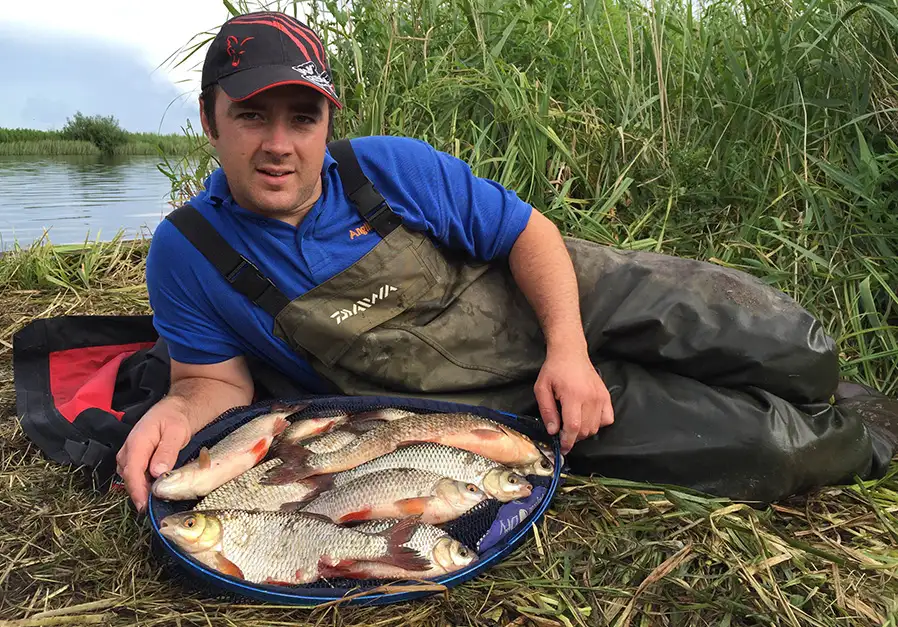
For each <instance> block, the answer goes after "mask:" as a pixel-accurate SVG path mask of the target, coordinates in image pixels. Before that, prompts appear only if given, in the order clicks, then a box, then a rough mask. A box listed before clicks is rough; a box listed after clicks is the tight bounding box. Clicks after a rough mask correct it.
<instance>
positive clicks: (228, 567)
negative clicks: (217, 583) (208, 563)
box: [215, 553, 243, 579]
mask: <svg viewBox="0 0 898 627" xmlns="http://www.w3.org/2000/svg"><path fill="white" fill-rule="evenodd" d="M215 568H216V569H217V570H218V571H219V572H222V573H224V574H225V575H230V576H231V577H238V578H240V579H243V571H242V570H240V567H239V566H237V564H235V563H234V562H232V561H231V560H229V559H228V558H226V557H225V556H224V555H222V554H221V553H216V554H215Z"/></svg>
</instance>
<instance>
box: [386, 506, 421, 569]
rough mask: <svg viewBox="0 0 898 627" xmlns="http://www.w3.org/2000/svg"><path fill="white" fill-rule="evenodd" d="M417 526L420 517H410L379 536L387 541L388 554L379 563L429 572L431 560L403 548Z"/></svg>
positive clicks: (410, 549) (405, 547)
mask: <svg viewBox="0 0 898 627" xmlns="http://www.w3.org/2000/svg"><path fill="white" fill-rule="evenodd" d="M417 524H418V517H417V516H409V517H408V518H403V519H402V520H400V521H399V522H398V523H396V524H395V525H393V526H392V527H390V528H389V529H386V530H384V531H382V532H380V533H379V534H377V535H379V536H383V537H384V538H386V540H387V554H386V555H384V556H383V557H381V558H380V559H378V560H377V561H378V562H383V563H385V564H392V565H393V566H397V567H399V568H404V569H405V570H427V569H428V568H430V560H429V559H427V558H426V557H424V556H423V555H421V554H420V553H419V552H418V551H417V550H415V549H413V548H411V547H407V546H403V545H404V544H405V543H406V542H408V541H409V540H410V539H411V537H412V534H413V533H414V532H415V528H416V527H417Z"/></svg>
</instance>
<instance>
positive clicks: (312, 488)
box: [280, 474, 334, 512]
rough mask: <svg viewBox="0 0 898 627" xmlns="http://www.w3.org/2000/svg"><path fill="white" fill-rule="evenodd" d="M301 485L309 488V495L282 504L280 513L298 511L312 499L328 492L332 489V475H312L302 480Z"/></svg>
mask: <svg viewBox="0 0 898 627" xmlns="http://www.w3.org/2000/svg"><path fill="white" fill-rule="evenodd" d="M301 483H302V484H303V485H305V486H306V487H308V488H309V493H308V494H306V495H305V496H304V497H302V498H301V499H299V500H296V501H290V502H289V503H284V504H282V505H281V507H280V509H281V511H282V512H291V511H295V510H298V509H300V508H302V507H303V506H304V505H306V504H307V503H308V502H309V501H311V500H312V499H315V498H317V497H318V495H320V494H321V493H322V492H327V491H328V490H330V489H331V488H333V487H334V475H332V474H330V475H314V476H312V477H308V478H307V479H303V480H302V482H301Z"/></svg>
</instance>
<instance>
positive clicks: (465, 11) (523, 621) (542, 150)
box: [0, 0, 898, 627]
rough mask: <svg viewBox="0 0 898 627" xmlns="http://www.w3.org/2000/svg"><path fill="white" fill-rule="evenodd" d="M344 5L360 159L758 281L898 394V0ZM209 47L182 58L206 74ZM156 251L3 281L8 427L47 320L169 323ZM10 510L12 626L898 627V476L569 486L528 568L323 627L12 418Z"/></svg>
mask: <svg viewBox="0 0 898 627" xmlns="http://www.w3.org/2000/svg"><path fill="white" fill-rule="evenodd" d="M234 4H235V5H236V6H237V8H238V9H241V10H245V9H247V8H257V5H255V4H253V5H252V7H247V6H246V5H239V4H238V3H234ZM280 6H281V8H284V9H286V10H288V11H289V10H292V6H293V5H292V4H290V3H284V2H281V4H280ZM327 6H328V8H329V11H330V15H331V16H333V17H327V16H324V15H319V16H317V17H315V18H314V19H313V21H314V22H316V23H317V24H318V25H319V27H320V28H321V29H322V30H323V31H324V32H325V33H326V34H327V39H328V42H329V46H330V48H331V49H332V50H333V51H334V53H333V56H332V59H331V62H332V65H333V68H334V72H335V76H336V77H337V81H338V83H339V85H338V86H339V91H340V93H341V95H342V97H343V99H344V101H345V103H346V105H347V106H346V109H345V110H344V111H342V112H341V113H340V114H339V117H338V120H337V134H338V135H339V136H356V135H363V134H371V133H388V134H399V135H407V136H412V137H418V138H421V139H425V140H427V141H429V142H431V143H432V144H433V145H435V146H436V147H437V148H440V149H442V150H446V151H448V152H450V153H452V154H454V155H457V156H459V157H461V158H463V159H465V160H467V161H468V162H470V163H471V164H472V167H473V168H474V169H475V171H476V172H477V173H479V174H481V175H484V176H488V177H491V178H493V179H495V180H498V181H500V182H502V183H504V184H506V185H508V186H509V187H511V188H513V189H515V190H516V191H517V192H518V193H519V195H521V197H522V198H525V199H527V200H529V201H530V202H532V203H534V204H535V205H536V206H538V207H539V208H540V209H542V210H543V211H544V212H545V213H546V214H547V215H548V216H549V217H551V218H552V219H553V220H554V221H555V222H556V224H558V225H559V227H560V228H561V229H562V230H563V231H564V232H565V233H567V234H571V235H575V236H578V237H584V238H587V239H591V240H594V241H598V242H602V243H606V244H609V245H612V246H617V247H621V248H629V249H643V250H655V251H659V252H664V253H670V254H676V255H681V256H684V257H690V258H696V259H704V260H710V261H712V262H714V263H718V264H722V265H726V266H730V267H735V268H739V269H742V270H746V271H748V272H751V273H752V274H755V275H756V276H759V277H761V278H762V279H763V280H765V281H766V282H768V283H769V284H771V285H773V286H775V287H776V288H778V289H781V290H783V291H785V292H787V293H788V294H790V295H792V296H793V297H795V298H796V299H797V300H798V301H799V302H800V303H802V304H803V305H804V306H806V307H807V308H809V309H810V310H811V311H812V312H813V313H815V314H816V315H817V316H818V317H819V319H820V320H821V322H822V323H823V324H824V325H825V327H826V329H827V330H828V331H829V332H830V333H831V334H832V335H833V337H834V338H835V339H836V341H837V342H838V345H839V347H840V352H841V364H842V370H843V375H844V376H845V377H848V378H852V379H856V380H860V381H864V382H866V383H869V384H872V385H874V386H877V387H879V388H880V389H882V390H884V391H886V392H888V393H890V394H893V395H894V394H896V393H898V126H896V125H898V54H896V50H895V42H896V41H898V3H896V2H895V0H870V1H868V2H865V3H856V2H846V1H842V0H838V1H809V2H798V1H796V2H786V1H784V0H774V1H772V2H766V3H760V2H756V1H754V0H750V1H746V2H729V1H727V2H717V3H711V4H707V5H705V6H704V8H703V9H702V10H699V9H698V8H697V7H694V6H691V5H689V4H683V3H680V2H654V3H652V2H648V3H635V2H634V3H631V2H627V1H623V0H613V1H603V2H597V1H594V0H592V1H590V0H582V1H580V2H575V3H565V2H560V1H557V0H533V1H530V2H524V3H521V2H511V1H506V0H464V1H458V2H436V1H434V0H419V1H417V2H406V1H404V0H391V1H390V2H386V1H385V0H367V1H364V2H358V1H356V2H354V3H352V5H351V6H350V5H348V4H339V5H337V4H334V3H332V2H328V3H327ZM350 31H351V32H353V33H355V37H354V39H352V40H349V39H347V38H345V37H344V36H343V35H344V34H345V33H347V32H350ZM208 37H209V34H200V35H198V36H197V38H196V39H195V40H193V41H192V42H191V43H190V44H189V45H188V46H187V47H185V49H184V51H183V52H182V54H181V55H180V58H181V60H182V61H183V62H184V63H192V62H194V61H196V60H197V58H196V57H192V58H191V57H189V52H190V50H191V48H192V47H193V46H196V45H199V44H202V42H204V41H205V40H207V39H208ZM198 54H202V51H201V52H200V53H198ZM28 139H29V138H27V137H26V138H23V140H28ZM191 145H192V146H194V145H196V144H191ZM210 167H214V162H213V161H211V160H210V159H209V157H208V154H207V153H205V152H203V151H202V150H200V151H199V152H196V153H193V156H192V158H191V159H188V158H181V157H178V158H173V159H169V160H166V162H165V163H164V164H163V165H162V166H161V169H163V170H164V171H166V172H167V173H168V174H169V176H170V178H171V180H172V186H173V190H172V194H173V198H174V199H178V198H181V199H183V198H185V197H188V196H190V195H191V194H193V193H195V191H196V190H197V189H198V186H199V185H200V184H201V181H202V178H203V174H204V173H205V172H207V171H208V169H209V168H210ZM145 246H146V243H145V242H135V243H127V242H122V241H120V240H118V241H115V242H112V243H99V244H89V245H87V246H82V247H70V248H67V249H58V248H54V247H51V246H49V245H47V243H46V242H43V243H42V244H41V245H39V246H35V247H32V248H29V249H26V250H19V251H15V252H14V253H12V254H8V255H6V256H4V257H2V258H0V301H2V302H0V416H3V415H6V416H11V415H12V414H13V412H14V410H13V405H12V399H13V388H12V372H11V365H10V358H9V345H10V342H11V334H12V333H13V332H14V331H15V330H16V329H18V328H20V327H21V326H22V325H23V324H25V323H26V322H27V321H28V320H31V319H33V318H35V317H41V316H50V315H52V316H55V315H63V314H67V313H121V312H125V313H138V312H146V311H148V305H147V302H146V293H145V288H144V287H143V284H142V273H143V255H144V254H145ZM0 504H2V507H0V556H3V558H4V559H3V560H0V598H2V599H3V601H0V620H2V619H5V618H8V619H20V618H24V617H34V616H35V615H37V614H39V613H40V612H42V611H45V610H51V611H52V610H57V609H62V610H63V611H68V612H69V615H68V616H56V617H54V616H49V617H44V618H43V619H46V620H50V621H53V620H58V621H61V620H62V619H64V618H70V619H72V622H73V623H74V624H89V622H90V621H94V622H97V623H102V624H108V625H132V624H141V625H177V624H181V625H234V624H240V625H250V626H255V625H272V624H315V625H325V624H326V625H359V626H361V625H368V626H374V625H378V626H380V625H439V626H443V625H489V626H494V625H498V626H502V627H506V626H514V627H517V626H525V625H527V626H529V625H536V626H539V627H542V626H548V625H552V626H563V627H568V626H572V625H581V626H589V627H592V626H593V625H615V626H620V627H623V626H624V625H634V626H635V625H827V626H836V625H892V626H895V625H898V604H896V601H895V599H898V550H896V543H898V464H896V463H893V465H892V467H891V472H890V474H889V475H888V476H887V477H886V478H884V479H882V480H879V481H871V482H866V483H858V484H855V485H849V486H839V487H833V488H826V489H822V490H818V491H816V492H814V493H812V494H808V495H800V496H796V497H794V498H792V499H789V500H787V501H784V502H781V503H777V504H776V505H774V506H772V507H767V508H763V509H751V508H748V507H745V506H744V505H741V504H737V503H731V502H729V501H727V500H725V499H711V498H707V497H703V496H701V495H693V494H689V493H687V492H686V491H684V490H679V489H676V488H670V487H663V486H646V485H635V484H629V483H626V482H622V481H618V480H615V479H611V478H590V479H586V478H569V479H568V483H567V487H566V488H565V491H564V493H563V494H560V495H559V496H558V498H557V500H556V501H555V502H554V505H553V508H552V510H551V511H550V513H549V515H548V517H547V519H546V522H545V523H544V524H542V525H540V526H539V528H538V529H537V530H536V531H535V532H534V534H533V536H532V537H531V538H530V539H529V540H528V542H527V544H526V545H525V546H524V547H523V548H522V549H520V550H519V551H517V552H516V553H514V554H513V555H512V556H510V557H509V558H508V559H507V560H505V561H504V562H503V564H502V565H501V566H499V567H497V568H494V569H491V570H490V571H489V572H488V573H486V574H485V575H483V576H481V577H478V578H476V579H475V580H473V581H471V582H469V583H467V584H465V585H464V586H461V587H460V588H457V589H453V590H452V591H451V592H450V594H449V595H448V598H443V597H436V598H433V599H430V600H427V601H424V602H420V603H414V604H409V605H400V606H395V607H388V608H372V609H352V610H349V609H335V608H329V609H323V610H317V611H315V612H309V611H305V610H296V609H289V608H273V607H270V606H263V605H258V606H231V605H227V604H223V603H221V602H218V601H215V600H212V599H209V598H207V597H205V596H203V595H201V594H199V593H195V592H192V591H190V590H186V589H184V588H182V587H181V586H178V585H176V584H173V583H172V582H170V581H169V580H167V579H166V578H165V577H164V576H163V575H162V574H160V573H159V572H158V565H157V564H155V563H154V562H153V561H152V560H150V559H148V558H147V555H148V544H147V543H148V531H147V528H146V523H145V521H137V520H135V519H134V517H133V516H131V515H130V514H129V512H128V510H127V508H126V506H125V504H124V501H123V498H122V497H121V496H120V495H108V496H105V497H99V496H93V495H90V494H87V493H85V492H84V491H83V490H81V489H80V488H79V487H78V485H77V482H76V480H75V475H74V474H72V473H69V472H65V471H63V470H62V469H59V468H56V467H54V466H53V465H52V464H49V463H47V462H46V461H45V460H44V459H43V458H42V457H41V456H40V455H39V454H37V452H36V450H35V448H34V446H33V445H30V444H29V442H28V440H27V439H26V438H25V437H24V436H23V435H22V433H21V431H20V430H19V429H18V427H17V426H16V425H15V422H14V421H11V420H10V421H5V422H4V423H2V428H0ZM73 581H75V582H77V584H75V585H72V583H71V582H73ZM79 603H94V604H95V605H86V606H79V605H78V604H79ZM43 619H42V620H43ZM57 624H62V623H61V622H59V623H57ZM0 625H2V622H0Z"/></svg>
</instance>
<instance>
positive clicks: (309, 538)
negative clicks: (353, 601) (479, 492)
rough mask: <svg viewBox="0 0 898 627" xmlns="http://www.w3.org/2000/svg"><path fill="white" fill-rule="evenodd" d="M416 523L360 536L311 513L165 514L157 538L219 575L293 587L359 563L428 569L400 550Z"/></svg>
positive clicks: (413, 553)
mask: <svg viewBox="0 0 898 627" xmlns="http://www.w3.org/2000/svg"><path fill="white" fill-rule="evenodd" d="M417 522H418V521H417V520H416V519H415V518H413V517H409V518H405V519H403V520H401V521H400V522H398V523H396V524H394V525H392V526H390V527H389V528H387V529H385V530H383V531H380V532H378V533H363V532H361V531H355V530H354V529H350V528H347V527H342V526H340V525H337V524H335V523H333V522H332V521H330V520H328V519H326V518H325V517H323V516H316V515H313V514H303V513H297V512H262V511H245V510H235V509H223V510H207V511H187V512H180V513H177V514H170V515H168V516H166V517H165V518H163V519H162V520H161V521H160V524H159V533H160V534H162V536H164V537H165V538H167V539H168V540H170V541H171V542H172V543H173V544H174V545H175V546H177V547H178V548H180V549H181V550H182V551H184V552H185V553H187V554H189V555H190V556H191V557H193V558H194V559H196V560H197V561H199V562H200V563H202V564H205V565H206V566H208V567H210V568H213V569H215V570H217V571H218V572H220V573H222V574H225V575H230V576H231V577H237V578H240V579H243V580H245V581H249V582H252V583H260V584H273V585H296V584H307V583H312V582H315V581H318V580H319V579H320V578H321V577H322V574H321V568H322V567H323V568H324V569H329V570H333V569H346V570H351V568H352V566H353V564H355V563H356V562H359V561H362V562H365V563H370V562H374V563H385V564H388V565H390V566H391V567H395V568H400V569H403V570H406V569H407V570H409V571H424V570H426V569H428V568H430V566H431V562H430V560H429V559H427V558H426V557H424V556H422V555H420V554H419V553H418V552H417V551H416V550H415V549H414V548H411V547H408V546H405V545H406V544H407V543H408V541H409V540H410V539H411V536H412V534H413V533H414V531H415V524H416V523H417Z"/></svg>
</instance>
